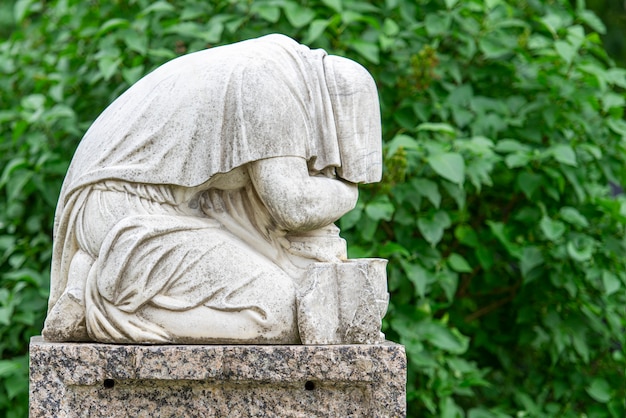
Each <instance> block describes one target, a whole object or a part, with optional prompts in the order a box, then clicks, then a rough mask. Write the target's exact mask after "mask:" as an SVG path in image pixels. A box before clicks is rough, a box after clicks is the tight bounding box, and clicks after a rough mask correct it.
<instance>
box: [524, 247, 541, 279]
mask: <svg viewBox="0 0 626 418" xmlns="http://www.w3.org/2000/svg"><path fill="white" fill-rule="evenodd" d="M544 262H545V259H544V258H543V254H542V253H541V249H540V248H539V247H535V246H532V247H524V249H523V250H522V258H521V260H520V270H521V271H522V277H524V279H528V276H529V273H530V272H531V271H532V270H533V269H534V268H535V267H538V266H540V265H542V264H543V263H544Z"/></svg>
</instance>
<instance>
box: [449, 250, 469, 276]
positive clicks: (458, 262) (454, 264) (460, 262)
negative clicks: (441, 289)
mask: <svg viewBox="0 0 626 418" xmlns="http://www.w3.org/2000/svg"><path fill="white" fill-rule="evenodd" d="M448 265H449V266H450V268H451V269H452V270H454V271H456V272H459V273H471V272H472V266H470V265H469V263H468V262H467V260H466V259H465V258H463V256H461V255H460V254H457V253H452V254H450V256H449V257H448Z"/></svg>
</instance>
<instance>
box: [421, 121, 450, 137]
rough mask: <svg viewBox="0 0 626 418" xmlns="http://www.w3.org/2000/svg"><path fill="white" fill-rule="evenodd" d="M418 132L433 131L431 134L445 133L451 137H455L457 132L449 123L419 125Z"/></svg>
mask: <svg viewBox="0 0 626 418" xmlns="http://www.w3.org/2000/svg"><path fill="white" fill-rule="evenodd" d="M417 130H418V131H431V132H444V133H447V134H450V135H455V134H456V130H455V129H454V127H452V126H451V125H448V124H447V123H430V122H424V123H420V124H419V125H417Z"/></svg>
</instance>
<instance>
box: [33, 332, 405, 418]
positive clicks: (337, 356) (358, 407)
mask: <svg viewBox="0 0 626 418" xmlns="http://www.w3.org/2000/svg"><path fill="white" fill-rule="evenodd" d="M30 368H31V369H30V381H31V386H30V417H31V418H35V417H37V418H39V417H130V416H132V417H152V416H159V417H181V416H184V417H212V416H216V417H402V416H405V413H406V410H405V408H406V407H405V385H406V357H405V352H404V347H402V346H400V345H397V344H394V343H390V342H386V343H384V344H380V345H325V346H312V345H309V346H307V345H287V346H285V345H274V346H268V345H264V346H263V345H253V346H246V345H230V346H202V345H185V346H180V345H161V346H142V345H108V344H98V343H50V342H45V341H44V340H43V339H42V338H41V337H34V338H33V339H32V340H31V345H30Z"/></svg>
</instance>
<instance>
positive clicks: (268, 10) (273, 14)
mask: <svg viewBox="0 0 626 418" xmlns="http://www.w3.org/2000/svg"><path fill="white" fill-rule="evenodd" d="M250 11H251V12H252V13H258V14H259V16H261V18H262V19H264V20H266V21H268V22H270V23H276V22H278V19H279V18H280V8H278V7H277V6H274V5H269V4H265V3H259V2H254V3H252V7H251V8H250Z"/></svg>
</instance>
